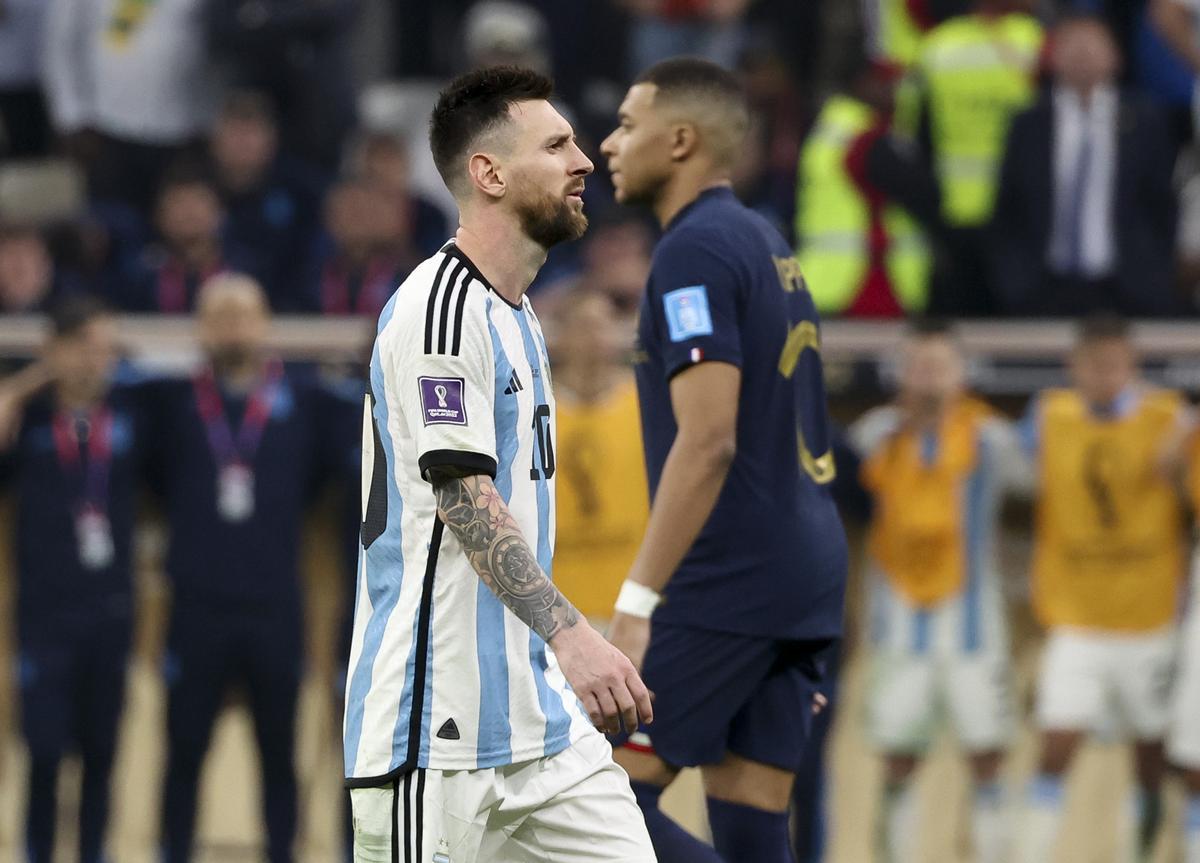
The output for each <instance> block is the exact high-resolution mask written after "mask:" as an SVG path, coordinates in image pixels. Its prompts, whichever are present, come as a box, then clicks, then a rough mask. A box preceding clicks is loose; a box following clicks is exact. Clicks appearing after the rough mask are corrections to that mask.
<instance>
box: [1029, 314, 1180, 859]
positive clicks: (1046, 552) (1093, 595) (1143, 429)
mask: <svg viewBox="0 0 1200 863" xmlns="http://www.w3.org/2000/svg"><path fill="white" fill-rule="evenodd" d="M1070 372H1071V380H1072V384H1073V386H1072V388H1071V389H1065V390H1050V391H1047V392H1044V393H1042V394H1041V395H1040V396H1039V397H1038V399H1037V401H1036V402H1035V404H1034V406H1033V407H1032V409H1031V411H1030V414H1029V416H1028V418H1027V420H1026V422H1025V427H1024V429H1023V434H1024V437H1025V444H1026V445H1027V447H1028V449H1029V451H1030V452H1031V454H1033V455H1034V457H1035V458H1036V473H1037V485H1038V491H1039V500H1038V507H1037V520H1036V530H1035V543H1034V553H1033V573H1032V580H1033V601H1034V610H1035V612H1036V614H1037V617H1038V618H1039V619H1040V621H1041V622H1042V624H1043V625H1045V626H1046V627H1047V629H1048V630H1049V632H1048V637H1047V640H1046V645H1045V648H1044V651H1043V654H1042V667H1041V672H1040V677H1039V680H1038V698H1037V721H1038V724H1039V725H1040V727H1041V729H1042V741H1041V743H1042V753H1041V760H1040V763H1039V767H1038V773H1037V775H1036V776H1035V778H1034V779H1033V781H1032V783H1031V785H1030V788H1029V791H1028V796H1027V800H1026V812H1025V815H1024V823H1023V824H1022V825H1021V827H1020V830H1019V832H1018V836H1019V841H1018V843H1017V847H1018V855H1017V860H1018V861H1020V863H1045V861H1047V860H1051V859H1053V856H1052V851H1053V847H1054V843H1055V839H1056V836H1057V834H1058V826H1059V821H1060V816H1061V814H1062V808H1063V776H1064V774H1065V773H1066V770H1067V767H1068V766H1069V765H1070V762H1071V759H1072V756H1073V755H1074V754H1075V752H1076V750H1078V748H1079V745H1080V743H1082V742H1083V740H1084V738H1085V736H1086V735H1087V734H1088V733H1089V732H1093V731H1096V730H1100V729H1104V730H1111V723H1110V720H1111V718H1112V717H1114V716H1115V717H1116V718H1117V720H1118V721H1119V722H1120V726H1121V730H1122V731H1125V732H1128V733H1129V734H1131V735H1132V736H1133V738H1134V741H1135V748H1134V751H1135V766H1136V776H1137V784H1138V787H1137V791H1136V797H1135V800H1134V802H1133V810H1134V817H1135V819H1136V822H1137V829H1136V831H1128V834H1129V835H1128V836H1127V837H1126V838H1127V839H1128V840H1129V845H1130V847H1129V848H1127V849H1126V851H1125V853H1124V854H1123V859H1138V857H1139V855H1141V856H1142V859H1145V856H1146V855H1148V854H1149V853H1150V851H1151V849H1152V847H1153V843H1154V839H1155V835H1156V833H1157V828H1158V822H1159V815H1160V811H1161V807H1160V803H1159V790H1160V785H1161V783H1162V773H1163V747H1162V740H1163V736H1164V732H1165V731H1166V728H1167V720H1168V697H1169V684H1170V675H1171V665H1172V661H1173V657H1174V647H1175V630H1174V620H1175V613H1176V607H1177V597H1178V594H1179V588H1180V577H1181V575H1182V573H1183V567H1184V554H1183V545H1184V524H1183V514H1182V508H1181V506H1180V501H1179V498H1178V495H1177V494H1176V491H1175V489H1174V487H1173V486H1172V484H1171V482H1170V481H1169V479H1168V478H1167V477H1165V476H1164V475H1163V474H1162V472H1161V471H1160V470H1159V469H1158V467H1159V460H1160V458H1161V454H1162V451H1163V449H1164V448H1165V447H1166V445H1167V443H1168V441H1169V439H1170V438H1171V437H1172V436H1174V435H1175V434H1176V433H1177V429H1178V427H1179V424H1180V423H1181V421H1182V418H1183V410H1184V406H1183V402H1182V399H1181V398H1180V397H1179V395H1178V394H1177V393H1174V392H1170V391H1165V390H1154V389H1150V388H1148V387H1146V386H1144V385H1142V384H1140V383H1139V382H1138V380H1137V361H1136V358H1135V355H1134V348H1133V343H1132V341H1131V339H1130V336H1129V329H1128V324H1126V323H1125V322H1124V321H1122V320H1120V319H1117V318H1111V317H1097V318H1092V319H1089V320H1087V321H1085V322H1083V323H1082V324H1081V326H1080V329H1079V335H1078V339H1077V342H1076V345H1075V348H1074V350H1073V351H1072V353H1071V357H1070ZM1134 845H1136V846H1137V847H1136V848H1135V847H1132V846H1134Z"/></svg>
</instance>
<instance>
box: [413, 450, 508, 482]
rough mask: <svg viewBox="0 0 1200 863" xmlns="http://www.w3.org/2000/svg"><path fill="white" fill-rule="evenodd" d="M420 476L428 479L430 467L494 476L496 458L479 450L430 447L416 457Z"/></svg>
mask: <svg viewBox="0 0 1200 863" xmlns="http://www.w3.org/2000/svg"><path fill="white" fill-rule="evenodd" d="M417 467H418V468H419V469H420V471H421V476H422V477H423V478H424V479H426V480H428V479H429V470H430V468H435V467H445V468H451V469H452V470H453V471H454V473H455V475H460V476H475V475H476V474H487V475H488V476H490V477H491V478H492V479H495V478H496V460H495V459H494V458H492V457H491V456H490V455H484V454H483V453H479V452H464V451H462V450H456V449H432V450H430V451H429V452H427V453H425V454H423V455H422V456H421V457H420V458H419V459H417Z"/></svg>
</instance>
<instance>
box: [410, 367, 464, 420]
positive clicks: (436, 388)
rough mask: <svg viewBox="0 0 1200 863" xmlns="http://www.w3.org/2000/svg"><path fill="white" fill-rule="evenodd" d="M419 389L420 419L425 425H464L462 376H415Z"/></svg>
mask: <svg viewBox="0 0 1200 863" xmlns="http://www.w3.org/2000/svg"><path fill="white" fill-rule="evenodd" d="M417 386H419V387H420V389H421V419H422V420H423V421H424V422H425V425H427V426H432V425H451V426H465V425H466V424H467V408H466V405H465V404H464V402H463V386H464V384H463V379H462V378H424V377H423V378H417Z"/></svg>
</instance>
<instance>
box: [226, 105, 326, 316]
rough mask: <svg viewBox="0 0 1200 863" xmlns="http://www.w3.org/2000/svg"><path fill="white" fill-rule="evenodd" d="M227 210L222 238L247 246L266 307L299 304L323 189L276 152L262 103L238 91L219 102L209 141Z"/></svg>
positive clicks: (274, 129)
mask: <svg viewBox="0 0 1200 863" xmlns="http://www.w3.org/2000/svg"><path fill="white" fill-rule="evenodd" d="M210 153H211V158H212V164H213V171H214V175H215V178H216V181H217V187H218V190H219V192H220V195H221V200H222V204H223V205H224V210H225V222H224V236H225V237H226V239H227V240H228V241H229V242H230V243H231V244H233V245H234V246H236V247H237V248H241V249H253V250H254V254H255V256H256V258H258V259H259V260H260V261H261V264H260V266H259V271H260V273H261V276H262V279H263V285H264V287H265V288H266V289H267V294H268V296H270V298H271V304H272V305H273V306H274V307H275V308H276V309H278V310H280V311H286V310H290V309H293V308H295V307H296V306H297V305H298V304H299V302H300V296H299V294H300V293H301V291H300V290H299V288H298V285H299V283H300V280H301V279H302V278H303V275H304V255H305V253H306V252H307V251H308V250H309V249H311V248H312V246H313V243H314V242H315V240H316V238H317V233H318V231H319V228H320V211H321V190H320V186H319V183H318V181H317V179H316V177H315V176H314V175H313V173H312V172H311V171H309V170H306V168H305V166H304V165H303V164H302V163H299V162H297V161H296V160H292V159H288V158H287V157H285V156H281V155H280V153H279V128H278V126H277V124H276V122H275V116H274V113H273V112H272V110H271V106H270V103H269V102H268V100H267V99H266V98H265V97H264V96H262V95H260V94H257V93H253V92H250V91H241V92H238V93H235V94H233V95H232V96H231V97H230V98H229V99H228V100H227V101H226V103H225V106H224V108H223V109H222V111H221V114H220V116H218V118H217V123H216V126H215V127H214V129H213V136H212V141H211V146H210Z"/></svg>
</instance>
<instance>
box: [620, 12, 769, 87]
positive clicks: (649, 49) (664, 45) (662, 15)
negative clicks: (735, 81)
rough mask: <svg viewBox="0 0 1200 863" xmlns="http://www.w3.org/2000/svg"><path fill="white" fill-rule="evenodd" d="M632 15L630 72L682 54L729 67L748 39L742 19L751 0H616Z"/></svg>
mask: <svg viewBox="0 0 1200 863" xmlns="http://www.w3.org/2000/svg"><path fill="white" fill-rule="evenodd" d="M617 2H619V3H620V4H621V5H622V6H624V7H625V8H626V9H628V10H629V12H630V13H631V14H632V15H633V22H632V24H631V27H630V33H629V64H630V67H629V70H628V71H629V77H630V78H634V77H636V76H637V75H639V74H641V72H643V71H644V70H645V69H648V68H649V67H650V66H653V65H654V64H655V63H657V62H658V61H659V60H666V59H667V58H668V57H674V56H677V55H679V54H688V55H694V56H698V57H703V58H705V59H707V60H712V61H713V62H714V63H719V64H720V65H722V66H724V67H725V68H727V69H732V68H734V66H736V65H737V61H738V57H739V56H740V55H741V52H742V48H743V46H744V44H745V39H746V33H747V28H746V25H745V22H744V21H743V16H744V15H745V12H746V8H747V7H748V6H749V5H750V2H751V0H617Z"/></svg>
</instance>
